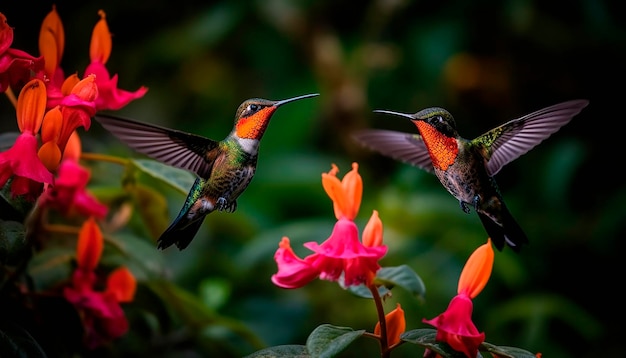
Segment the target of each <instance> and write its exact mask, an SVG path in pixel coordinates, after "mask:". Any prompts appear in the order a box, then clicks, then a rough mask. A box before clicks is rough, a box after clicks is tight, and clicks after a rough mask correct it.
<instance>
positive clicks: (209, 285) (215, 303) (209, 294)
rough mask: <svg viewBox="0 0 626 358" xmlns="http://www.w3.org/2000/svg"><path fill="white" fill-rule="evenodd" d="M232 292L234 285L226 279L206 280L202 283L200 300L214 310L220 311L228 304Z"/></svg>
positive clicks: (212, 278) (213, 278)
mask: <svg viewBox="0 0 626 358" xmlns="http://www.w3.org/2000/svg"><path fill="white" fill-rule="evenodd" d="M231 291H232V284H231V282H230V281H228V280H226V279H220V278H215V277H211V278H206V279H204V280H202V282H200V298H201V299H202V302H203V303H204V304H205V305H206V306H207V307H210V308H212V309H215V310H217V309H219V308H220V307H222V306H224V304H226V303H228V300H229V298H230V294H231Z"/></svg>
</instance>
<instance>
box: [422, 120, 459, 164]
mask: <svg viewBox="0 0 626 358" xmlns="http://www.w3.org/2000/svg"><path fill="white" fill-rule="evenodd" d="M414 123H415V125H416V126H417V129H418V130H419V132H420V135H421V136H422V139H423V140H424V144H426V148H427V149H428V153H429V154H430V159H431V160H432V161H433V166H434V167H435V168H437V169H440V170H448V167H449V166H450V165H452V164H453V163H454V161H455V160H456V157H457V155H458V154H459V146H458V143H457V141H456V138H452V137H447V136H445V135H443V134H441V132H439V131H438V130H437V129H435V128H434V127H433V126H431V125H430V124H428V123H426V122H424V121H415V122H414Z"/></svg>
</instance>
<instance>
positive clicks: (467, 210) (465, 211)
mask: <svg viewBox="0 0 626 358" xmlns="http://www.w3.org/2000/svg"><path fill="white" fill-rule="evenodd" d="M459 204H461V209H463V212H464V213H466V214H469V212H470V208H469V207H468V206H467V204H466V203H465V202H463V201H459Z"/></svg>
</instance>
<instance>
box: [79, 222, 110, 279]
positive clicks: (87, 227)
mask: <svg viewBox="0 0 626 358" xmlns="http://www.w3.org/2000/svg"><path fill="white" fill-rule="evenodd" d="M103 246H104V239H103V238H102V232H101V231H100V228H99V227H98V224H96V220H94V218H89V219H87V221H85V223H84V224H83V227H82V228H81V229H80V234H79V235H78V245H77V246H76V262H77V263H78V268H79V269H82V270H85V271H93V270H94V269H95V268H96V266H98V262H99V261H100V256H101V255H102V249H103Z"/></svg>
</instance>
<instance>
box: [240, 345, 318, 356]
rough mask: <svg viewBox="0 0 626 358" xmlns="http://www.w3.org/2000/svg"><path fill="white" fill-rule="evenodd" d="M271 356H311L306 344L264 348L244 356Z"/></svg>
mask: <svg viewBox="0 0 626 358" xmlns="http://www.w3.org/2000/svg"><path fill="white" fill-rule="evenodd" d="M261 357H262V358H270V357H293V358H296V357H298V358H300V357H301V358H307V357H311V355H310V354H309V352H308V351H307V350H306V346H300V345H284V346H276V347H269V348H265V349H262V350H260V351H256V352H254V353H252V354H250V355H247V356H245V357H244V358H261Z"/></svg>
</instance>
